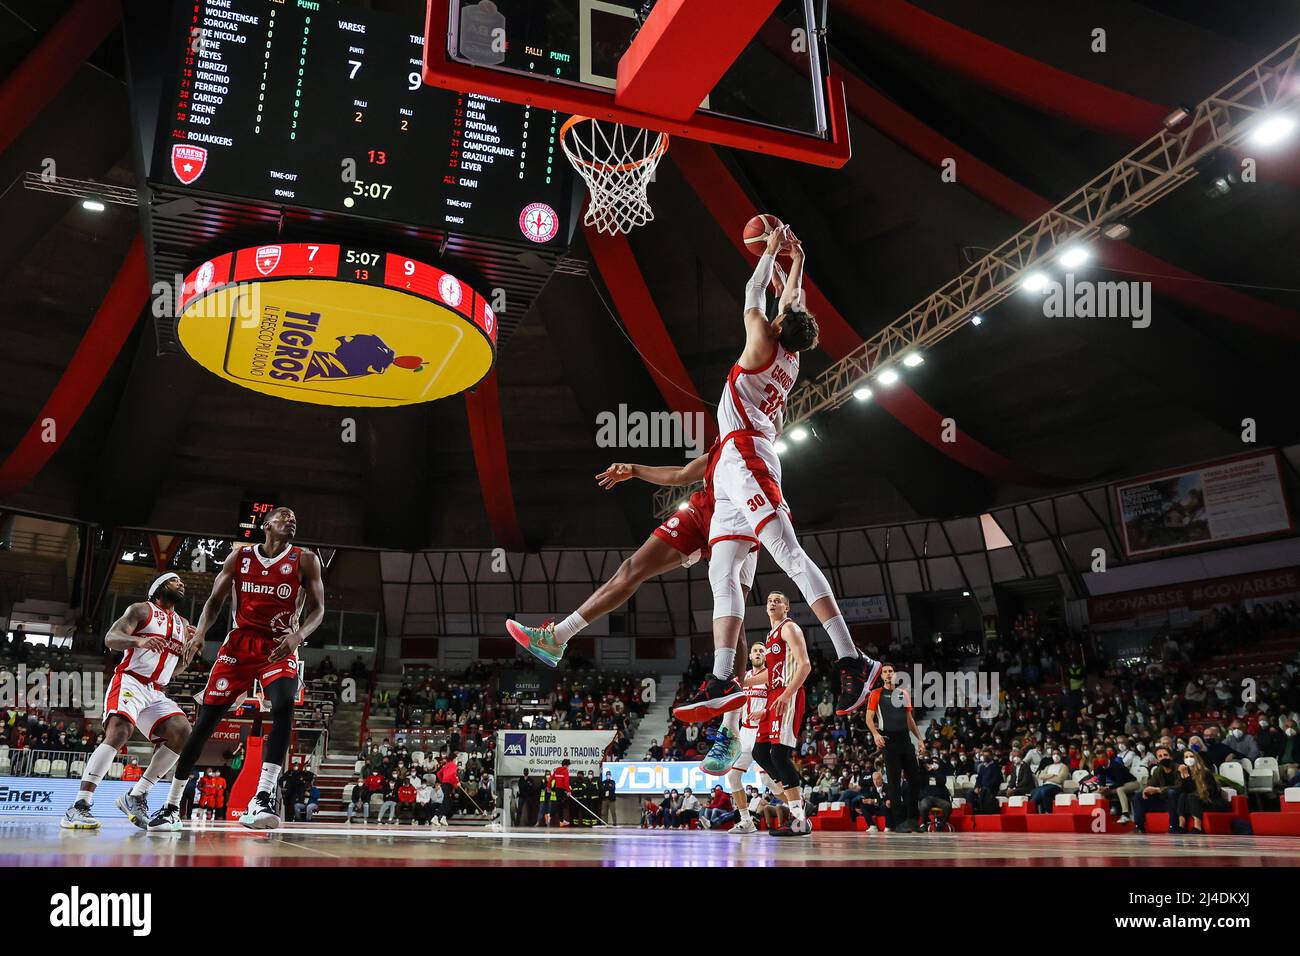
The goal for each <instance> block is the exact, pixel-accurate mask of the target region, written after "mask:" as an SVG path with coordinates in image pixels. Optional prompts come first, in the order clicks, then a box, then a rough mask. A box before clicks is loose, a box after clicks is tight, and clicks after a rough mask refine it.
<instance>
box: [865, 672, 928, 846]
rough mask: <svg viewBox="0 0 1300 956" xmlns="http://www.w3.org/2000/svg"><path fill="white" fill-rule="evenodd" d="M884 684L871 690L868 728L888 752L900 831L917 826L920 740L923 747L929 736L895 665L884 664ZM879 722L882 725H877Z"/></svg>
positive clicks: (894, 810)
mask: <svg viewBox="0 0 1300 956" xmlns="http://www.w3.org/2000/svg"><path fill="white" fill-rule="evenodd" d="M880 680H881V684H882V686H881V687H878V688H876V689H875V690H873V691H872V692H871V697H870V699H869V700H868V702H867V729H868V730H870V731H871V737H872V739H873V740H875V742H876V746H877V747H879V748H880V749H881V750H883V751H884V754H885V776H886V778H887V787H888V791H889V795H888V796H889V803H888V806H889V808H890V810H891V811H892V813H891V814H890V816H891V817H892V820H891V821H890V822H891V823H892V824H893V826H894V830H895V831H896V832H898V833H913V832H915V830H916V822H915V821H916V817H917V809H916V802H917V797H918V795H919V794H920V791H921V781H922V778H921V767H920V765H919V764H918V763H917V762H916V747H914V746H913V745H912V739H915V740H916V743H917V745H918V746H920V747H921V749H922V750H924V749H925V738H924V737H922V736H921V731H919V730H918V729H917V727H916V721H915V720H914V719H913V718H912V696H911V694H909V693H908V692H907V691H906V690H905V689H903V688H902V687H897V688H896V687H895V686H894V665H893V664H882V665H881V667H880ZM877 723H878V724H879V728H877ZM904 774H906V776H907V800H906V803H904V802H902V799H901V796H900V792H899V791H900V783H901V777H902V775H904Z"/></svg>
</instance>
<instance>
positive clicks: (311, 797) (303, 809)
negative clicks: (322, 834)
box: [294, 783, 320, 823]
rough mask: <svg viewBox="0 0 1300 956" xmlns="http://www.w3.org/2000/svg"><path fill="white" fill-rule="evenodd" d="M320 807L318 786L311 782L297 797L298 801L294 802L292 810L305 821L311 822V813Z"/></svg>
mask: <svg viewBox="0 0 1300 956" xmlns="http://www.w3.org/2000/svg"><path fill="white" fill-rule="evenodd" d="M319 809H320V788H319V787H317V786H316V785H315V783H312V784H310V785H308V786H306V787H305V788H304V789H303V791H302V793H301V794H300V795H299V797H298V802H297V803H296V804H294V810H296V811H297V813H298V816H299V817H300V818H301V819H302V820H303V821H304V822H305V823H311V818H312V814H314V813H315V812H316V811H317V810H319Z"/></svg>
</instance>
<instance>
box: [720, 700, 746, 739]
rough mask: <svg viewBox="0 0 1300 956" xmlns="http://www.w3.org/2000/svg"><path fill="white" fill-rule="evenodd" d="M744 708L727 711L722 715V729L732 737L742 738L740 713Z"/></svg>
mask: <svg viewBox="0 0 1300 956" xmlns="http://www.w3.org/2000/svg"><path fill="white" fill-rule="evenodd" d="M743 709H744V708H743V707H737V708H736V709H735V710H730V711H727V713H725V714H723V715H722V728H723V730H725V731H726V732H727V733H728V734H730V735H731V736H732V737H739V736H740V712H741V711H742V710H743Z"/></svg>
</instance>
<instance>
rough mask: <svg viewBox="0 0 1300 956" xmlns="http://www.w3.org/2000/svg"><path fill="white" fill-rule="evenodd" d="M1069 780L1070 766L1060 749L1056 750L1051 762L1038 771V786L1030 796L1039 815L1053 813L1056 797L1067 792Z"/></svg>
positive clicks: (1045, 763) (1044, 764)
mask: <svg viewBox="0 0 1300 956" xmlns="http://www.w3.org/2000/svg"><path fill="white" fill-rule="evenodd" d="M1069 779H1070V765H1069V764H1067V763H1066V762H1065V759H1064V757H1063V755H1062V754H1061V750H1060V748H1059V747H1057V748H1054V749H1053V750H1052V758H1051V761H1050V762H1047V761H1044V763H1043V765H1042V767H1041V768H1040V769H1039V771H1038V786H1037V787H1035V788H1034V791H1033V793H1031V794H1030V795H1029V799H1030V800H1031V801H1032V802H1033V804H1034V806H1035V808H1036V809H1037V810H1038V812H1039V813H1051V812H1052V807H1053V806H1054V805H1055V803H1056V795H1057V794H1058V793H1062V792H1063V791H1064V790H1065V781H1067V780H1069Z"/></svg>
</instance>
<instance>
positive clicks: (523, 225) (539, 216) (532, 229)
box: [519, 202, 560, 242]
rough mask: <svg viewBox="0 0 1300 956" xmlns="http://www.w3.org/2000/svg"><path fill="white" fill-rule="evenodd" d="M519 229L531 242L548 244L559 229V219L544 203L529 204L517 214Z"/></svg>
mask: <svg viewBox="0 0 1300 956" xmlns="http://www.w3.org/2000/svg"><path fill="white" fill-rule="evenodd" d="M519 229H520V231H522V232H523V234H524V235H525V236H527V237H528V238H529V239H531V240H532V241H533V242H550V241H551V240H552V239H554V238H555V234H556V233H557V232H558V231H559V229H560V217H559V216H557V215H556V214H555V210H554V209H552V208H551V207H550V206H548V205H546V203H544V202H534V203H529V204H528V205H527V206H525V207H524V211H523V212H521V213H520V214H519Z"/></svg>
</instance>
